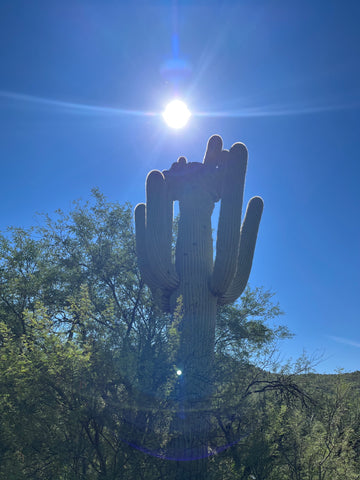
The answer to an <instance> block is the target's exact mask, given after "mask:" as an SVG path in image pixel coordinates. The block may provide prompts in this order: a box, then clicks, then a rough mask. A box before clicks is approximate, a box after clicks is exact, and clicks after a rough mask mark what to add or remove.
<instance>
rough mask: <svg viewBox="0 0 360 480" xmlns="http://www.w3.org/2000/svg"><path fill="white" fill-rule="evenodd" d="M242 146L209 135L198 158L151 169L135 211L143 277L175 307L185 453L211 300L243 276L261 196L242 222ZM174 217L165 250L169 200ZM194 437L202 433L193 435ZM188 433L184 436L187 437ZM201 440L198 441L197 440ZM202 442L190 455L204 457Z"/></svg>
mask: <svg viewBox="0 0 360 480" xmlns="http://www.w3.org/2000/svg"><path fill="white" fill-rule="evenodd" d="M247 156H248V155H247V149H246V147H245V145H244V144H242V143H235V144H234V145H233V146H232V147H231V149H230V150H229V151H227V150H222V140H221V138H220V137H219V136H217V135H214V136H212V137H211V138H210V140H209V142H208V145H207V150H206V153H205V157H204V160H203V162H202V163H198V162H190V163H187V161H186V159H185V158H184V157H180V158H179V159H178V161H177V162H175V163H173V164H172V166H171V168H170V169H169V170H164V171H163V172H160V171H158V170H153V171H151V172H150V173H149V174H148V176H147V179H146V204H143V203H140V204H139V205H137V207H136V209H135V225H136V245H137V255H138V262H139V266H140V270H141V274H142V277H143V280H144V281H145V283H147V285H148V286H149V287H150V289H151V290H152V292H153V294H154V296H155V298H156V299H157V300H158V302H159V304H160V305H161V307H162V308H163V309H164V311H167V312H172V311H174V309H175V308H176V305H177V304H179V302H180V303H181V305H182V317H181V325H180V328H179V330H180V348H179V352H178V367H179V368H181V370H182V372H183V380H182V381H183V382H184V389H183V391H184V404H185V411H187V412H189V414H188V418H190V420H189V422H188V426H189V427H188V429H186V428H185V429H183V432H184V434H185V435H188V437H189V449H190V450H189V452H190V451H192V452H194V450H191V448H193V447H192V446H191V445H190V444H191V443H194V442H195V443H196V439H195V437H196V435H194V431H196V430H201V429H202V430H203V428H202V427H200V425H197V426H196V425H195V424H196V423H199V422H200V423H204V422H203V421H202V420H201V419H199V418H198V420H199V422H196V420H194V418H193V417H191V414H190V412H191V411H198V410H199V405H200V404H201V405H202V407H201V408H203V405H204V399H206V398H207V397H208V396H209V393H210V391H211V388H210V385H211V376H212V360H213V355H214V341H215V321H216V309H217V305H224V304H227V303H231V302H234V301H235V300H236V299H237V298H238V297H239V296H240V295H241V293H242V292H243V290H244V288H245V286H246V283H247V281H248V278H249V274H250V269H251V264H252V259H253V254H254V249H255V243H256V237H257V232H258V227H259V223H260V218H261V214H262V210H263V201H262V199H261V198H260V197H254V198H252V199H251V200H250V201H249V204H248V206H247V209H246V213H245V218H244V221H243V223H242V224H241V212H242V202H243V192H244V183H245V174H246V168H247ZM176 200H178V201H179V210H180V218H179V225H178V234H177V241H176V248H175V260H174V261H173V254H172V223H173V202H174V201H176ZM219 200H221V207H220V214H219V223H218V233H217V241H216V257H215V261H214V260H213V239H212V229H211V215H212V212H213V209H214V206H215V202H217V201H219ZM200 436H201V435H200ZM190 437H191V438H190ZM201 442H202V443H203V439H202V441H201ZM206 448H207V447H206V445H205V446H204V445H203V446H202V447H201V449H202V450H201V451H199V449H197V453H196V456H199V455H203V454H204V455H206V451H205V450H206Z"/></svg>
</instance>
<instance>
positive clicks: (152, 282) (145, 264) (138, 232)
mask: <svg viewBox="0 0 360 480" xmlns="http://www.w3.org/2000/svg"><path fill="white" fill-rule="evenodd" d="M145 209H146V207H145V204H144V203H139V204H138V205H136V207H135V238H136V254H137V258H138V265H139V269H140V273H141V276H142V279H143V280H144V282H145V283H146V284H147V285H148V286H149V287H150V289H151V290H155V289H156V288H158V287H159V285H158V283H157V280H156V277H155V276H154V275H153V272H152V270H151V268H150V265H149V261H148V256H147V252H146V231H145Z"/></svg>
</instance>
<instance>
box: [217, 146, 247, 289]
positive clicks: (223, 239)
mask: <svg viewBox="0 0 360 480" xmlns="http://www.w3.org/2000/svg"><path fill="white" fill-rule="evenodd" d="M225 153H226V154H227V155H226V156H224V157H223V158H224V161H223V164H224V167H225V172H224V179H223V185H224V187H223V191H222V194H221V207H220V215H219V224H218V235H217V240H216V258H215V264H214V270H213V273H212V276H211V280H210V290H211V291H212V293H213V294H214V295H217V296H219V297H221V296H222V295H223V294H224V293H225V292H226V291H227V289H228V288H229V286H230V284H231V282H232V281H233V279H234V275H235V272H236V259H237V258H238V252H239V241H240V227H241V210H242V203H243V194H244V184H245V174H246V167H247V157H248V154H247V149H246V147H245V145H244V144H242V143H236V144H235V145H233V146H232V147H231V149H230V152H225V151H224V152H222V154H223V155H224V154H225Z"/></svg>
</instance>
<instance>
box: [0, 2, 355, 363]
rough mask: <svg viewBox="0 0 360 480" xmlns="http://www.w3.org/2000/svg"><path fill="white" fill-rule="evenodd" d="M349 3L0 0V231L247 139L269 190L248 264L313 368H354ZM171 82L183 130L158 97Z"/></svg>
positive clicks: (251, 170) (253, 170) (125, 188)
mask: <svg viewBox="0 0 360 480" xmlns="http://www.w3.org/2000/svg"><path fill="white" fill-rule="evenodd" d="M359 23H360V2H359V1H358V0H353V1H352V0H346V1H343V0H338V1H333V0H323V1H321V0H311V1H310V0H309V1H306V0H305V1H304V0H302V1H300V0H299V1H293V2H289V1H288V0H279V1H277V0H266V1H249V0H248V1H245V0H237V1H235V0H234V1H225V0H223V1H221V0H217V1H215V0H206V1H205V0H198V1H195V0H194V1H189V0H183V1H181V0H178V2H176V1H173V2H171V1H170V0H168V1H164V0H148V1H145V0H143V1H135V0H134V1H132V2H128V1H121V0H116V1H115V0H106V1H101V0H93V1H91V0H89V1H85V0H78V1H74V0H53V1H49V0H46V1H38V0H32V1H18V0H11V1H7V0H2V1H1V2H0V59H1V64H0V162H1V170H0V229H1V230H5V229H6V227H7V226H8V225H15V226H24V227H26V226H30V225H32V224H34V222H35V219H34V215H35V212H47V213H52V212H53V211H54V210H56V209H57V208H61V209H63V210H65V211H66V210H67V209H69V208H70V206H71V202H72V201H73V200H75V199H78V198H83V199H84V200H85V199H88V198H89V196H90V190H91V188H93V187H95V186H97V187H99V188H100V190H101V191H102V192H103V193H104V194H105V195H106V196H107V197H108V198H109V199H110V200H116V201H119V202H121V203H123V202H125V201H130V202H131V203H133V204H136V203H138V202H141V201H144V182H145V177H146V174H147V173H148V171H149V170H151V169H154V168H157V169H160V170H162V169H165V168H168V167H169V166H170V165H171V163H172V162H173V161H175V160H176V159H177V157H178V156H179V155H185V156H186V157H187V158H188V160H189V161H201V160H202V157H203V152H204V149H205V146H206V142H207V140H208V138H209V137H210V136H211V135H212V134H214V133H218V134H220V135H221V136H222V137H223V140H224V145H225V147H227V148H229V147H230V146H231V145H232V144H233V143H234V142H236V141H242V142H244V143H245V144H246V145H247V147H248V150H249V167H248V174H247V183H246V190H245V200H246V201H247V200H248V199H249V198H250V197H251V196H253V195H261V196H262V197H263V199H264V202H265V209H264V215H263V220H262V224H261V226H260V232H259V239H258V244H257V249H256V252H255V260H254V264H253V270H252V274H251V277H250V283H251V285H252V286H260V285H263V286H264V287H265V288H267V289H271V290H273V291H275V292H276V299H277V300H278V301H279V303H280V305H281V307H282V309H283V310H284V311H285V313H286V315H285V316H283V317H282V319H281V320H282V323H284V324H286V325H287V326H288V327H289V329H290V330H291V331H292V332H293V333H294V334H295V338H294V339H293V340H291V341H286V342H285V343H283V344H281V346H280V348H281V355H282V356H283V358H284V359H286V358H288V357H290V356H291V357H293V358H294V359H295V358H297V357H298V356H299V355H301V354H302V352H303V350H304V349H305V350H306V351H307V353H308V354H309V355H313V354H315V355H317V354H320V355H322V356H323V361H322V363H320V364H319V365H318V367H317V370H318V371H319V372H333V371H334V370H335V369H336V368H344V369H345V371H352V370H360V314H359V311H360V308H359V300H360V288H359V287H360V273H359V272H360V248H359V247H360V241H359V240H360V226H359V225H360V222H359V207H360V201H359V186H358V185H359V177H360V159H359V151H360V55H359V46H360V29H359ZM175 96H178V97H181V98H182V99H183V100H185V101H186V102H187V103H188V106H189V108H190V110H191V111H192V112H193V114H194V115H193V116H192V117H191V119H190V122H189V124H188V125H187V126H186V127H185V128H184V129H182V130H178V131H174V130H171V129H170V128H169V127H167V126H166V124H165V123H164V121H163V119H162V117H161V115H160V113H161V112H162V110H163V109H164V107H165V105H166V103H167V102H168V101H169V100H171V99H173V98H174V97H175Z"/></svg>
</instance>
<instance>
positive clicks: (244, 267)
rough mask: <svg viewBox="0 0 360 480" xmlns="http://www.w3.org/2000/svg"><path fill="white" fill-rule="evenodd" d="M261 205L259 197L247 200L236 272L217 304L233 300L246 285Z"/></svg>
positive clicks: (224, 303)
mask: <svg viewBox="0 0 360 480" xmlns="http://www.w3.org/2000/svg"><path fill="white" fill-rule="evenodd" d="M263 206H264V203H263V200H262V199H261V198H260V197H253V198H252V199H251V200H250V201H249V204H248V206H247V209H246V214H245V218H244V222H243V224H242V227H241V232H240V248H239V256H238V262H237V270H236V274H235V277H234V280H233V281H232V283H231V285H230V287H229V288H228V290H227V291H226V292H225V293H224V294H223V295H222V296H221V297H219V299H218V304H219V305H226V304H228V303H232V302H234V301H235V300H236V299H238V298H239V297H240V295H241V294H242V292H243V291H244V289H245V287H246V284H247V281H248V279H249V276H250V270H251V265H252V261H253V257H254V251H255V244H256V237H257V234H258V230H259V224H260V220H261V215H262V211H263Z"/></svg>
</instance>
